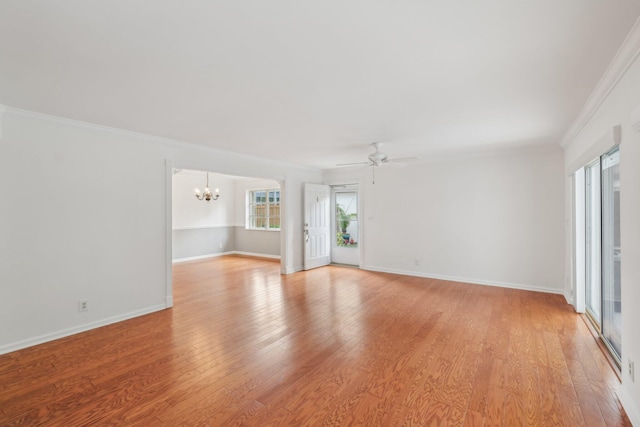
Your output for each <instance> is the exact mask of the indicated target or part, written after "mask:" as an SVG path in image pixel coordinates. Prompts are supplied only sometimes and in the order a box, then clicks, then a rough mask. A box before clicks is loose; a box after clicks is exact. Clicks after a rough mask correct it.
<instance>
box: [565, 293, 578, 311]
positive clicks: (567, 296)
mask: <svg viewBox="0 0 640 427" xmlns="http://www.w3.org/2000/svg"><path fill="white" fill-rule="evenodd" d="M562 295H564V300H565V301H566V302H567V304H569V305H572V306H573V308H574V309H575V308H576V306H575V304H574V303H573V298H571V297H570V296H569V295H567V291H566V289H565V291H564V292H563V293H562Z"/></svg>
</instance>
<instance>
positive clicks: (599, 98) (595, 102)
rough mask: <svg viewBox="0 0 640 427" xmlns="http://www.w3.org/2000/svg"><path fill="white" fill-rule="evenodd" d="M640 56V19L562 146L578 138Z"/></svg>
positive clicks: (570, 128) (566, 145)
mask: <svg viewBox="0 0 640 427" xmlns="http://www.w3.org/2000/svg"><path fill="white" fill-rule="evenodd" d="M639 54H640V18H638V19H637V20H636V22H635V23H634V24H633V27H632V28H631V31H630V32H629V34H628V35H627V37H626V38H625V39H624V42H622V45H621V46H620V48H619V49H618V51H617V52H616V55H615V56H614V57H613V60H612V61H611V63H610V64H609V66H608V67H607V69H606V70H605V72H604V74H603V75H602V77H601V78H600V81H599V82H598V84H597V85H596V87H595V88H594V89H593V92H591V95H590V96H589V99H587V102H586V103H585V105H584V106H583V107H582V110H580V113H579V114H578V117H577V118H576V119H575V121H574V122H573V124H572V125H571V127H569V130H567V132H566V133H565V134H564V136H563V137H562V139H561V140H560V146H561V147H562V148H567V147H568V146H569V145H570V144H571V143H572V142H573V140H574V139H575V138H576V136H578V134H579V133H580V131H582V129H583V128H584V127H585V126H586V124H587V123H588V122H589V120H590V119H591V117H593V115H594V114H595V113H596V111H598V108H600V106H601V105H602V103H603V102H604V100H605V99H607V96H609V94H610V93H611V91H612V90H613V88H614V87H615V86H616V84H618V81H620V79H621V78H622V76H624V74H625V73H626V72H627V70H628V69H629V67H630V66H631V64H633V62H634V61H635V60H636V59H637V58H638V55H639Z"/></svg>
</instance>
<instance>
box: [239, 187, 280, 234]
mask: <svg viewBox="0 0 640 427" xmlns="http://www.w3.org/2000/svg"><path fill="white" fill-rule="evenodd" d="M247 229H250V230H280V189H279V188H268V189H264V190H249V191H247Z"/></svg>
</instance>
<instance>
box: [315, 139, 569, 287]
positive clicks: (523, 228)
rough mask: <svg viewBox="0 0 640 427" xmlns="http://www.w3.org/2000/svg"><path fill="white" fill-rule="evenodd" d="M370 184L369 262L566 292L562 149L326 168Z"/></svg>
mask: <svg viewBox="0 0 640 427" xmlns="http://www.w3.org/2000/svg"><path fill="white" fill-rule="evenodd" d="M324 181H325V182H326V183H339V182H349V181H352V182H353V181H359V182H361V189H362V191H361V196H362V197H363V202H364V206H363V211H364V212H363V213H362V214H361V218H362V219H363V220H364V224H363V245H362V246H361V248H362V251H363V261H364V268H366V269H370V270H379V271H389V272H396V273H404V274H411V275H417V276H426V277H434V278H442V279H450V280H456V281H465V282H472V283H480V284H494V285H501V286H507V287H514V288H521V289H534V290H541V291H548V292H554V293H562V291H563V275H564V264H563V260H564V248H563V230H564V205H563V198H564V187H563V182H564V181H563V157H562V150H561V149H560V148H559V147H557V146H553V147H542V148H538V149H522V150H517V151H511V152H499V153H486V154H483V155H476V156H466V157H463V156H460V157H457V158H448V159H446V158H445V159H441V160H439V161H432V162H422V163H416V164H409V165H407V166H406V167H405V168H391V167H381V168H377V169H376V177H375V184H372V175H371V170H370V168H366V169H364V170H363V169H355V170H353V169H351V170H347V169H333V170H330V171H325V174H324Z"/></svg>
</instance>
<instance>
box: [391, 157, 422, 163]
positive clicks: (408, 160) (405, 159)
mask: <svg viewBox="0 0 640 427" xmlns="http://www.w3.org/2000/svg"><path fill="white" fill-rule="evenodd" d="M420 160H422V159H421V158H420V157H398V158H396V159H388V160H387V161H385V163H412V162H419V161H420Z"/></svg>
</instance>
